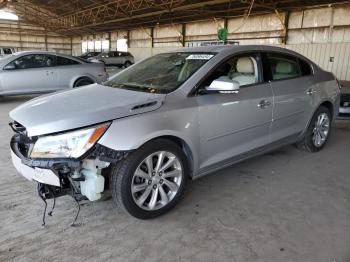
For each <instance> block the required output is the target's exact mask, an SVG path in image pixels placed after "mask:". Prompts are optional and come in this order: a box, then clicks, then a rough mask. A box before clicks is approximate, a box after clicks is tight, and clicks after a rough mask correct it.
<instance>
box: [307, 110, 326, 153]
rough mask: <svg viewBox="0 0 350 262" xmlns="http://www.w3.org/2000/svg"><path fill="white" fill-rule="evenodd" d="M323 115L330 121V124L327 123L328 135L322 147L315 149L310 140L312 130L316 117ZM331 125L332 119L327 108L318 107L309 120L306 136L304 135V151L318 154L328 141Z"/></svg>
mask: <svg viewBox="0 0 350 262" xmlns="http://www.w3.org/2000/svg"><path fill="white" fill-rule="evenodd" d="M323 113H325V114H327V115H328V118H329V121H330V123H329V131H328V135H327V138H326V141H325V142H324V143H323V145H321V146H319V147H317V146H315V145H314V142H313V140H312V137H313V130H314V128H315V122H316V120H317V118H318V116H319V115H320V114H323ZM331 123H332V117H331V114H330V111H329V110H328V108H326V107H323V106H321V107H319V108H318V109H317V110H316V112H315V113H314V115H313V117H312V119H311V122H310V124H309V127H308V129H307V131H306V134H305V138H304V145H305V147H306V149H307V150H308V151H310V152H318V151H320V150H321V149H322V148H323V147H324V146H325V145H326V144H327V141H328V139H329V136H330V134H331Z"/></svg>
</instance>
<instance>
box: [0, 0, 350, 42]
mask: <svg viewBox="0 0 350 262" xmlns="http://www.w3.org/2000/svg"><path fill="white" fill-rule="evenodd" d="M342 3H350V1H330V0H317V1H310V0H306V1H295V0H281V1H274V0H255V1H254V0H210V1H209V0H202V1H200V0H70V1H69V0H0V8H1V7H2V8H6V9H9V10H12V11H14V12H15V13H16V14H17V15H18V16H19V18H20V19H21V20H22V21H23V22H27V23H30V24H34V25H38V26H42V27H44V28H46V29H47V30H48V31H53V32H56V33H60V34H63V35H71V36H73V35H83V34H87V33H88V34H93V33H97V32H108V31H115V30H122V29H133V28H139V27H153V26H157V25H165V24H173V23H184V22H191V21H199V20H205V19H210V18H217V19H219V18H230V17H237V16H243V15H245V14H247V12H248V10H249V7H250V6H251V4H253V7H252V9H251V12H250V14H251V15H254V14H262V13H271V12H274V11H275V9H277V10H278V11H279V12H281V11H291V10H300V9H305V8H308V7H315V6H324V5H329V4H342Z"/></svg>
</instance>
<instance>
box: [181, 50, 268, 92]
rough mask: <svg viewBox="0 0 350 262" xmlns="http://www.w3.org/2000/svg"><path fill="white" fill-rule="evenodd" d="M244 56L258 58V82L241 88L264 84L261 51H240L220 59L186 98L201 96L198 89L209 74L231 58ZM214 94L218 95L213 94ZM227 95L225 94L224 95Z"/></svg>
mask: <svg viewBox="0 0 350 262" xmlns="http://www.w3.org/2000/svg"><path fill="white" fill-rule="evenodd" d="M245 54H247V55H248V54H251V55H252V54H255V55H256V57H258V58H259V59H257V61H256V62H257V66H258V72H259V82H258V83H254V84H249V85H244V86H242V88H246V87H251V86H256V85H261V84H264V83H265V82H266V81H265V79H264V74H263V61H262V56H261V51H260V50H251V51H241V52H237V53H234V54H230V55H228V56H226V57H225V58H224V59H222V60H221V61H220V62H218V63H217V64H216V65H215V66H214V67H213V68H212V69H210V70H209V71H208V72H207V73H206V74H205V76H204V77H202V78H201V79H200V80H199V81H198V82H197V84H196V85H195V86H194V87H193V88H192V89H191V91H190V92H189V93H188V95H187V97H196V96H201V94H198V93H197V91H198V89H199V87H200V86H201V85H202V83H203V82H204V81H205V80H206V79H207V78H208V77H209V76H210V74H212V73H213V72H214V71H215V70H216V69H218V68H219V67H220V66H221V65H222V64H223V63H225V62H227V61H228V60H230V59H232V58H233V57H237V56H242V55H245ZM215 94H219V92H218V93H215ZM225 94H227V93H225Z"/></svg>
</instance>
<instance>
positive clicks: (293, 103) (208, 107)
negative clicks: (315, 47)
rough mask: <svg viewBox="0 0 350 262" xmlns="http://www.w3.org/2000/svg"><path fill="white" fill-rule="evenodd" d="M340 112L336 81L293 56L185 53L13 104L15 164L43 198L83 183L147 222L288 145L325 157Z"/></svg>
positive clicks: (80, 190)
mask: <svg viewBox="0 0 350 262" xmlns="http://www.w3.org/2000/svg"><path fill="white" fill-rule="evenodd" d="M338 108H339V87H338V85H337V81H336V79H335V78H334V76H333V75H332V74H331V73H329V72H325V71H324V70H322V69H321V68H320V67H318V66H317V65H316V64H314V63H313V62H312V61H310V60H308V59H307V58H305V57H303V56H301V55H299V54H297V53H295V52H292V51H288V50H286V49H282V48H276V47H268V46H234V47H232V46H223V47H203V48H197V49H181V50H177V51H174V52H169V53H166V54H159V55H156V56H153V57H151V58H148V59H146V60H144V61H142V62H140V63H137V64H135V65H133V66H131V67H129V68H127V69H125V70H124V71H122V72H120V73H119V74H117V75H115V76H114V77H112V78H111V79H110V80H109V81H107V82H105V83H104V85H102V86H100V85H90V86H87V87H83V88H80V89H77V90H71V91H67V92H61V93H59V94H53V95H49V96H45V97H41V98H37V99H35V100H32V101H29V102H27V103H26V104H24V105H22V106H20V107H18V108H16V109H14V110H13V111H11V113H10V116H11V118H12V119H13V120H14V122H13V123H12V124H11V125H12V128H13V130H14V131H15V132H16V134H15V135H14V137H13V139H12V141H11V148H12V161H13V163H14V165H15V167H16V168H17V170H18V171H19V172H20V173H21V174H22V175H24V176H25V177H26V178H28V179H29V180H34V181H37V182H39V193H40V194H41V195H42V196H43V197H46V198H52V197H53V196H55V195H56V196H57V195H64V194H68V193H70V192H72V191H73V190H69V189H70V188H73V189H74V191H73V193H72V194H73V196H74V197H76V196H79V197H83V198H87V199H89V200H91V201H95V200H97V199H99V198H101V196H102V194H103V193H104V191H105V190H106V189H107V188H109V189H110V190H111V191H112V195H113V197H114V199H115V201H116V202H117V203H118V205H119V206H121V207H123V208H124V209H125V210H126V211H127V212H129V213H130V214H131V215H133V216H135V217H138V218H142V219H146V218H152V217H156V216H159V215H161V214H164V213H165V212H167V211H169V210H170V209H171V208H172V207H174V206H175V204H176V203H177V202H178V201H179V199H180V197H181V195H183V192H184V189H185V185H186V181H187V179H188V178H190V179H196V178H198V177H201V176H204V175H207V174H209V173H212V172H214V171H216V170H219V169H221V168H224V167H227V166H229V165H232V164H234V163H237V162H239V161H242V160H245V159H247V158H249V157H253V156H256V155H258V154H262V153H265V152H267V151H270V150H273V149H275V148H277V147H280V146H283V145H287V144H297V145H298V146H299V147H301V148H303V149H305V150H307V151H309V152H317V151H319V150H321V149H322V148H323V147H324V146H325V145H326V143H327V140H328V137H329V135H330V131H331V123H332V120H333V119H334V118H335V116H337V114H338ZM39 116H40V117H39ZM275 164H276V165H278V164H279V163H275Z"/></svg>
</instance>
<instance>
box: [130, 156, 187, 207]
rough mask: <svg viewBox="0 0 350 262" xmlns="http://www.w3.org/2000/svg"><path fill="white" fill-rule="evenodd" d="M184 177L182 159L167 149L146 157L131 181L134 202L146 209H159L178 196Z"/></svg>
mask: <svg viewBox="0 0 350 262" xmlns="http://www.w3.org/2000/svg"><path fill="white" fill-rule="evenodd" d="M182 179H183V168H182V166H181V163H180V160H179V159H178V158H177V157H176V156H175V155H174V154H173V153H170V152H167V151H158V152H155V153H153V154H151V155H149V156H148V157H146V158H145V159H144V160H143V161H142V162H141V164H140V165H139V166H138V167H137V168H136V171H135V172H134V175H133V177H132V182H131V193H132V197H133V199H134V202H135V203H136V204H137V205H138V206H139V207H140V208H142V209H144V210H149V211H153V210H157V209H160V208H162V207H164V206H166V205H167V204H168V203H169V202H171V200H172V199H173V198H174V197H175V196H176V194H177V192H178V190H179V188H180V185H181V182H182Z"/></svg>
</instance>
